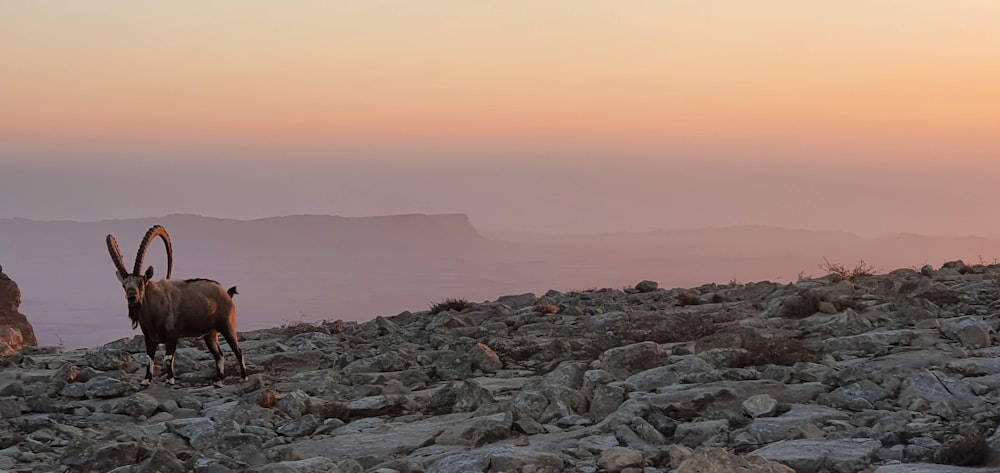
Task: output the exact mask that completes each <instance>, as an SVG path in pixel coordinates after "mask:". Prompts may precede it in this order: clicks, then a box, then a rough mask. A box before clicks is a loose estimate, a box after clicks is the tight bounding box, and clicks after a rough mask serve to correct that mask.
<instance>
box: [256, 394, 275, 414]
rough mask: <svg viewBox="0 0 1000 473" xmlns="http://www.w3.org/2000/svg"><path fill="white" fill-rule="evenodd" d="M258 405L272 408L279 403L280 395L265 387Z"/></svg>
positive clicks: (258, 399)
mask: <svg viewBox="0 0 1000 473" xmlns="http://www.w3.org/2000/svg"><path fill="white" fill-rule="evenodd" d="M257 405H259V406H260V407H263V408H267V409H270V408H272V407H274V406H277V405H278V397H277V396H275V395H274V392H272V391H271V390H270V389H265V390H264V392H262V393H260V397H258V398H257Z"/></svg>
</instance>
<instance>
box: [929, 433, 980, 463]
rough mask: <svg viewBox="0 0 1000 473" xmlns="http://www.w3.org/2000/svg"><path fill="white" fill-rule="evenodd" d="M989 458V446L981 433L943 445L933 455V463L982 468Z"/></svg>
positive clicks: (971, 434)
mask: <svg viewBox="0 0 1000 473" xmlns="http://www.w3.org/2000/svg"><path fill="white" fill-rule="evenodd" d="M989 458H990V446H989V444H988V443H987V441H986V434H985V433H983V432H982V431H975V432H971V433H970V434H968V435H965V436H962V437H959V438H956V439H954V440H951V441H949V442H946V443H944V444H943V445H941V447H940V448H938V451H937V452H936V453H935V454H934V462H935V463H939V464H942V465H954V466H984V465H986V462H987V461H988V460H989Z"/></svg>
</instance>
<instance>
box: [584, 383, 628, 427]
mask: <svg viewBox="0 0 1000 473" xmlns="http://www.w3.org/2000/svg"><path fill="white" fill-rule="evenodd" d="M623 401H625V389H624V388H622V387H620V386H614V385H610V384H606V385H602V386H598V387H597V388H595V389H594V397H593V399H591V400H590V418H591V419H595V420H599V419H603V418H605V417H607V416H608V415H609V414H611V413H612V412H614V411H615V410H617V409H618V406H620V405H621V403H622V402H623Z"/></svg>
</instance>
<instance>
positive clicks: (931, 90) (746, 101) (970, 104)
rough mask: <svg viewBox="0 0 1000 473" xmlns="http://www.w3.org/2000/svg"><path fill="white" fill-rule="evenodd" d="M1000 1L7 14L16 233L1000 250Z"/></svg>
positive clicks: (317, 6) (87, 8) (4, 9)
mask: <svg viewBox="0 0 1000 473" xmlns="http://www.w3.org/2000/svg"><path fill="white" fill-rule="evenodd" d="M998 21H1000V4H997V3H995V2H987V1H979V0H976V1H973V0H966V1H959V2H952V3H947V4H944V3H940V2H933V1H930V0H918V1H909V2H900V1H897V0H876V1H872V2H867V3H866V4H865V6H864V8H859V7H857V6H856V5H851V4H844V3H841V2H827V1H819V2H800V1H796V0H769V1H765V2H753V3H747V2H740V1H735V0H720V1H716V2H702V1H675V2H652V1H637V2H630V3H629V4H627V5H620V4H615V3H607V2H600V1H596V0H585V1H576V2H572V3H570V2H561V1H554V2H544V3H538V2H528V1H520V0H518V1H512V2H504V3H503V4H491V3H477V2H472V3H470V2H460V1H454V0H445V1H440V2H431V3H421V4H413V3H408V2H403V1H397V0H392V1H384V2H369V1H356V0H348V1H343V2H336V3H328V2H315V1H305V0H303V1H298V2H291V3H282V4H273V3H270V2H255V1H251V2H239V3H236V2H231V1H220V2H213V3H212V4H211V5H205V4H197V5H196V6H195V4H185V3H179V4H145V3H135V2H128V1H124V0H107V1H103V2H99V3H92V2H86V3H80V2H74V1H67V0H52V1H46V2H4V3H2V4H0V42H2V43H3V44H4V47H3V48H0V62H2V63H3V64H5V73H4V74H3V77H2V78H0V217H25V218H33V219H43V220H49V219H71V220H98V219H108V218H130V217H144V216H151V215H152V216H155V215H166V214H171V213H193V214H200V215H208V216H216V217H227V218H259V217H266V216H275V215H295V214H330V215H341V216H368V215H397V214H410V213H425V214H437V213H465V214H468V215H469V216H470V217H471V218H472V220H473V222H474V223H475V224H476V225H477V226H479V227H482V228H490V229H498V230H503V231H521V232H538V233H595V232H606V231H649V230H657V229H666V230H670V229H689V228H703V227H711V226H729V225H745V224H762V225H774V226H779V227H784V228H803V229H813V230H844V231H850V232H853V233H856V234H859V235H866V236H876V235H889V234H896V233H901V232H906V233H920V234H934V235H1000V219H994V218H990V217H991V216H992V213H993V210H994V207H995V206H994V202H997V201H1000V187H998V186H995V185H994V184H993V182H992V180H993V176H995V175H998V174H1000V160H997V159H996V156H998V155H1000V137H998V136H997V135H996V133H995V130H996V129H1000V67H998V66H997V62H996V61H995V58H996V54H997V53H998V52H1000V36H998V35H996V34H995V25H996V24H997V23H998Z"/></svg>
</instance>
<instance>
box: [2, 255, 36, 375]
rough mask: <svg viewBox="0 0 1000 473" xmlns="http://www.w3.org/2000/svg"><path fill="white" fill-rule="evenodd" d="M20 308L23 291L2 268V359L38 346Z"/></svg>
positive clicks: (32, 330)
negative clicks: (21, 350) (19, 310)
mask: <svg viewBox="0 0 1000 473" xmlns="http://www.w3.org/2000/svg"><path fill="white" fill-rule="evenodd" d="M20 306H21V290H20V289H19V288H18V287H17V283H16V282H14V280H12V279H11V278H10V277H8V276H7V275H6V274H4V272H3V268H0V357H4V356H8V355H11V354H13V353H16V352H17V351H18V350H20V349H21V348H23V347H26V346H27V347H33V346H36V345H38V341H37V340H35V330H34V329H33V328H32V327H31V323H30V322H28V318H27V317H25V316H24V314H22V313H20V312H18V309H19V308H20Z"/></svg>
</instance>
